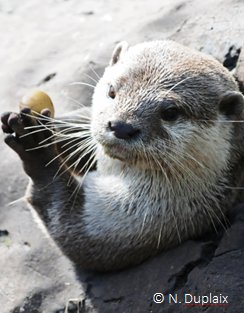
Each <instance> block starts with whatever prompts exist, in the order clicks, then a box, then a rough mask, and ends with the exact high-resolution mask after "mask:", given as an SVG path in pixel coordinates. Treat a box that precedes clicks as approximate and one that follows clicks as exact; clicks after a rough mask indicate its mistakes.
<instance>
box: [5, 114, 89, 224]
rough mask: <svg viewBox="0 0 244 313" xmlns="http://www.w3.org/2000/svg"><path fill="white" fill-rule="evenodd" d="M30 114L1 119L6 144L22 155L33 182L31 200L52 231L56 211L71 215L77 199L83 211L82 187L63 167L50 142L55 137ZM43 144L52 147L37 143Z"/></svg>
mask: <svg viewBox="0 0 244 313" xmlns="http://www.w3.org/2000/svg"><path fill="white" fill-rule="evenodd" d="M30 113H31V112H30V110H29V109H23V110H22V111H21V112H20V114H17V113H9V112H8V113H4V114H3V115H2V118H1V120H2V129H3V131H4V132H5V133H7V134H8V135H7V136H6V137H5V142H6V144H7V145H8V146H9V147H10V148H12V149H13V150H14V151H15V152H16V153H17V154H18V155H19V157H20V158H21V160H22V162H23V167H24V170H25V172H26V173H27V175H28V176H29V177H30V178H31V181H32V183H31V188H30V196H29V198H28V200H29V202H30V203H31V204H32V205H33V206H34V208H35V210H36V211H37V213H38V214H39V215H40V217H41V219H42V220H43V221H44V223H45V224H46V226H47V228H48V229H50V227H51V225H53V221H54V219H55V218H56V219H57V218H58V216H57V215H56V216H54V213H55V210H57V213H58V214H59V215H65V214H66V213H67V214H68V212H66V211H67V210H70V209H71V207H72V205H73V202H74V199H76V201H78V203H79V207H80V208H82V203H83V199H82V186H79V185H78V182H77V181H76V180H75V178H74V177H73V176H72V174H71V172H70V171H69V170H67V167H65V166H64V165H63V166H62V167H61V164H62V161H61V160H60V159H59V158H57V153H58V149H57V146H56V145H55V144H52V143H51V141H50V140H49V141H48V139H49V137H50V138H51V135H52V133H51V132H50V131H49V130H48V128H46V127H45V125H44V126H43V127H42V126H41V124H40V123H38V121H37V120H36V118H33V117H31V116H30ZM33 126H37V128H33ZM36 130H38V131H36ZM12 133H15V134H12ZM43 140H46V141H45V143H46V144H48V143H49V144H50V145H48V146H46V147H43V148H40V146H38V143H39V142H42V141H43ZM51 160H53V161H52V162H51V163H49V162H50V161H51ZM48 163H49V165H47V164H48ZM81 163H82V161H81ZM58 172H59V174H58ZM74 193H76V194H75V195H74Z"/></svg>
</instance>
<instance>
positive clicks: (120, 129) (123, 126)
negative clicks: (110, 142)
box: [108, 121, 140, 140]
mask: <svg viewBox="0 0 244 313" xmlns="http://www.w3.org/2000/svg"><path fill="white" fill-rule="evenodd" d="M108 130H109V131H111V132H113V133H114V136H115V137H117V138H119V139H125V140H127V139H130V138H133V137H135V136H136V135H137V134H138V133H139V132H140V131H139V129H136V128H134V127H133V126H132V125H131V124H128V123H125V122H120V121H114V122H108Z"/></svg>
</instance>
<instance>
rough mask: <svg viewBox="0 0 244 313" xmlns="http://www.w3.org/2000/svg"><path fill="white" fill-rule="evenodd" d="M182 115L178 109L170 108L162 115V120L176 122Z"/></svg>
mask: <svg viewBox="0 0 244 313" xmlns="http://www.w3.org/2000/svg"><path fill="white" fill-rule="evenodd" d="M179 115H180V111H179V109H178V108H169V109H166V110H164V111H163V112H162V113H161V118H162V119H163V120H165V121H175V120H177V118H178V117H179Z"/></svg>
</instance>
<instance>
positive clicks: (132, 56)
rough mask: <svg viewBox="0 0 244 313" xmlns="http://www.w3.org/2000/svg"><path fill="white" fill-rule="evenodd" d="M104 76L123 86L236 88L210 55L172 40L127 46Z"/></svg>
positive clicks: (217, 92) (214, 91) (213, 90)
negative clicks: (118, 59)
mask: <svg viewBox="0 0 244 313" xmlns="http://www.w3.org/2000/svg"><path fill="white" fill-rule="evenodd" d="M105 78H107V79H108V80H110V82H111V83H112V84H114V85H116V86H117V88H120V87H121V86H123V87H124V88H126V89H127V90H128V89H130V90H133V89H134V90H135V89H138V88H137V87H140V89H145V90H156V89H157V90H159V89H160V90H163V89H165V90H169V89H171V88H172V87H174V86H175V85H176V84H179V83H180V85H179V87H177V88H174V90H175V91H176V92H177V90H178V91H180V92H182V90H186V89H191V90H196V91H197V92H198V94H201V89H204V90H205V91H204V93H206V90H209V92H210V94H212V95H214V94H215V95H216V96H219V95H220V94H222V93H223V92H224V90H228V89H236V84H235V82H234V80H233V77H232V75H230V73H229V72H228V71H227V70H226V69H225V68H224V67H223V66H222V64H220V63H219V62H218V61H217V60H215V59H214V58H213V57H211V56H208V55H205V54H203V53H201V52H198V51H195V50H192V49H190V48H187V47H184V46H182V45H180V44H177V43H175V42H172V41H153V42H146V43H141V44H138V45H135V46H133V47H130V48H129V49H128V50H127V51H126V53H125V54H124V55H123V57H122V58H121V60H120V61H119V62H118V63H117V64H116V65H114V66H112V67H109V68H108V69H107V75H105Z"/></svg>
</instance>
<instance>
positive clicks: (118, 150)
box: [103, 144, 131, 162]
mask: <svg viewBox="0 0 244 313" xmlns="http://www.w3.org/2000/svg"><path fill="white" fill-rule="evenodd" d="M103 150H104V152H105V154H106V155H108V156H109V157H110V158H112V159H118V160H120V161H123V162H126V161H128V160H129V159H130V157H131V153H129V151H128V149H126V148H125V147H124V146H122V145H119V144H111V145H103Z"/></svg>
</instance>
